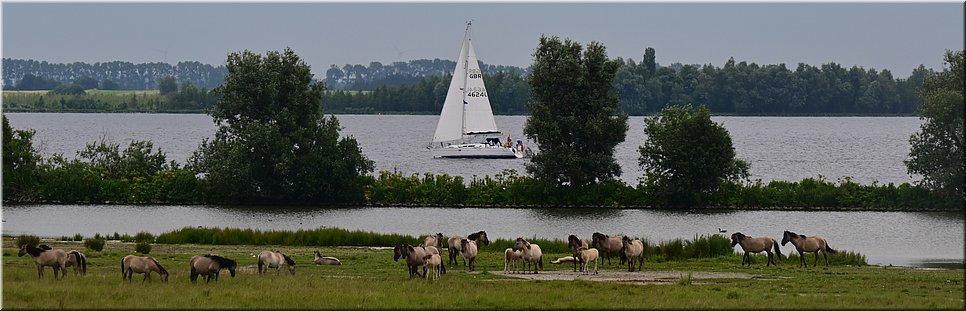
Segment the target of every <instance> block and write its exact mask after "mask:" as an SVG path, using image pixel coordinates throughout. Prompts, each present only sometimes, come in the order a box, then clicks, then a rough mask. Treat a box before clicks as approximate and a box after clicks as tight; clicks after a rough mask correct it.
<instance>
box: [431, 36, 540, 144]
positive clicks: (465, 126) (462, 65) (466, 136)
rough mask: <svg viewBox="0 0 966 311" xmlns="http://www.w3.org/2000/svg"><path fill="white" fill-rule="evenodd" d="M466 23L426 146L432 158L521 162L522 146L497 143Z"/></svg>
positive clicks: (496, 132) (478, 65)
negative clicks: (430, 141)
mask: <svg viewBox="0 0 966 311" xmlns="http://www.w3.org/2000/svg"><path fill="white" fill-rule="evenodd" d="M471 25H472V22H467V23H466V33H465V34H464V36H463V47H462V48H460V56H459V59H458V60H457V62H456V69H454V70H453V80H451V81H450V83H449V91H448V92H447V93H446V101H444V102H443V110H442V112H440V114H439V123H438V124H436V134H434V135H433V142H432V144H430V150H432V153H433V157H435V158H489V159H500V158H509V159H514V158H522V157H523V151H522V149H523V147H522V143H518V144H517V146H513V142H512V141H510V142H501V141H500V136H501V132H500V131H499V130H498V129H497V128H496V120H495V119H494V118H493V109H492V108H491V107H490V99H489V98H488V97H487V93H486V86H485V85H484V84H483V72H482V71H480V64H479V61H478V60H477V58H476V50H475V49H473V42H472V40H471V39H470V26H471Z"/></svg>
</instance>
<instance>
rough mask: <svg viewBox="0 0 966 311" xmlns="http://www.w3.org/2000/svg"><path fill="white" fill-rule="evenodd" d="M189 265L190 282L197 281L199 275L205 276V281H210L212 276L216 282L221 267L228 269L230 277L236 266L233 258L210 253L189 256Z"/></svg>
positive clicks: (232, 275) (233, 275) (233, 273)
mask: <svg viewBox="0 0 966 311" xmlns="http://www.w3.org/2000/svg"><path fill="white" fill-rule="evenodd" d="M189 265H191V283H195V282H197V281H198V276H199V275H204V276H205V283H208V282H211V279H212V277H214V279H215V281H216V282H217V281H218V274H220V273H221V269H228V272H229V273H231V277H235V267H236V266H237V264H236V263H235V261H234V260H231V259H228V258H225V257H221V256H218V255H212V254H207V255H204V256H194V257H191V260H190V261H189Z"/></svg>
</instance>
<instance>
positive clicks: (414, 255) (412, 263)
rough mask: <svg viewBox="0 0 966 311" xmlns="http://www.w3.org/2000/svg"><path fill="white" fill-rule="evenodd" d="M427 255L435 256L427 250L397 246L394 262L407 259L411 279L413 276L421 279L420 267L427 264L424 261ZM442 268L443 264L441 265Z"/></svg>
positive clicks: (394, 249)
mask: <svg viewBox="0 0 966 311" xmlns="http://www.w3.org/2000/svg"><path fill="white" fill-rule="evenodd" d="M426 255H433V254H430V253H427V252H426V249H425V248H422V247H413V246H412V245H409V244H403V245H399V246H396V247H395V248H393V249H392V260H393V261H399V258H403V259H406V265H407V266H408V268H409V278H410V279H412V278H413V276H416V277H420V276H421V275H420V274H419V266H422V265H424V264H426V261H425V260H424V259H423V258H425V257H426ZM440 266H442V264H440Z"/></svg>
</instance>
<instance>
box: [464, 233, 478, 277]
mask: <svg viewBox="0 0 966 311" xmlns="http://www.w3.org/2000/svg"><path fill="white" fill-rule="evenodd" d="M460 248H461V249H462V250H463V251H462V252H461V253H463V260H468V261H469V262H470V263H469V264H467V265H464V266H463V268H466V267H467V266H469V268H470V271H476V254H477V253H478V249H477V247H476V241H473V240H469V239H462V240H460Z"/></svg>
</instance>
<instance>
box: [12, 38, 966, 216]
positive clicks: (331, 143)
mask: <svg viewBox="0 0 966 311" xmlns="http://www.w3.org/2000/svg"><path fill="white" fill-rule="evenodd" d="M947 62H948V63H950V69H947V70H945V71H943V72H942V73H940V74H937V75H936V76H934V77H930V78H928V79H927V82H926V88H925V89H924V91H923V93H922V96H923V100H924V101H925V103H926V104H925V105H924V110H923V117H924V118H926V119H927V122H926V125H925V126H924V127H923V129H922V132H921V133H918V134H917V135H916V136H913V138H912V139H911V143H912V144H913V149H912V152H911V154H910V158H911V159H910V161H909V162H908V166H909V169H910V172H912V173H918V174H923V175H924V176H926V178H925V179H924V183H923V184H922V187H911V186H909V185H901V186H899V187H896V186H893V185H891V184H890V185H888V186H878V185H875V184H873V185H871V186H860V185H856V184H854V183H851V182H850V181H848V180H846V181H845V182H843V183H841V184H840V185H834V184H833V185H830V184H828V183H827V182H824V181H821V180H820V181H814V180H804V181H802V182H801V183H797V182H792V183H787V182H785V183H782V182H778V183H774V182H773V183H769V184H768V185H762V184H760V183H756V184H751V183H747V180H746V179H747V176H748V173H747V172H748V166H749V164H748V163H746V162H744V161H741V160H739V159H736V158H735V152H734V149H733V146H732V144H731V140H730V135H729V134H728V133H727V131H726V130H725V129H724V127H722V126H721V125H720V124H716V123H714V122H712V121H711V119H710V110H709V109H708V108H707V107H701V108H693V107H691V106H689V105H685V106H673V107H668V108H666V109H663V110H662V111H661V112H660V113H659V114H658V115H657V116H655V117H652V118H649V119H648V120H647V121H646V126H645V129H644V131H645V133H646V134H647V135H646V136H647V137H648V140H647V141H646V142H645V143H644V145H643V146H642V147H641V148H640V154H641V157H640V165H641V168H642V169H643V170H644V172H645V175H644V176H643V178H642V181H641V183H640V184H639V185H638V186H637V187H636V188H635V187H630V186H627V185H625V184H623V183H622V182H620V181H619V180H617V179H616V177H617V176H619V175H620V174H621V171H620V167H619V166H618V165H617V164H616V161H615V160H614V158H613V152H614V147H615V146H616V145H617V144H619V143H621V142H622V141H623V140H624V138H625V137H624V135H625V133H626V129H627V116H626V114H624V113H622V112H620V111H619V110H618V108H617V107H618V105H619V101H618V98H617V97H616V96H615V95H614V94H613V93H612V92H611V86H612V85H613V83H614V77H615V76H616V75H617V73H618V70H619V68H620V64H619V61H618V60H614V59H610V58H609V57H608V56H607V53H606V48H605V47H604V46H603V45H601V44H599V43H596V42H594V43H591V44H589V45H587V48H586V49H584V48H583V47H582V46H581V45H580V44H579V43H576V42H573V41H570V40H563V41H561V40H560V39H559V38H557V37H550V38H548V37H542V38H541V39H540V44H539V46H538V47H537V49H536V52H535V53H534V63H533V66H532V68H533V73H532V75H531V79H529V80H528V85H529V88H528V89H529V92H530V94H531V96H532V100H531V101H530V106H529V107H528V110H529V111H531V112H532V116H531V117H530V118H528V120H527V122H526V125H525V129H524V132H525V133H526V135H527V136H528V138H530V139H531V140H532V141H534V142H536V143H537V144H538V145H539V149H538V150H539V152H538V153H536V154H535V155H533V157H532V159H531V161H530V163H528V164H527V173H528V174H529V175H528V176H515V174H512V173H510V174H501V175H497V178H496V180H493V179H490V178H489V177H486V178H483V179H480V180H473V181H472V182H471V183H470V185H469V187H466V186H465V185H463V184H462V181H461V179H459V178H448V177H446V176H443V177H442V178H433V177H432V176H427V178H426V179H425V180H424V182H422V183H421V184H420V183H419V182H416V183H412V182H411V180H410V181H405V178H401V177H399V176H393V175H391V174H389V175H387V174H386V173H383V174H381V175H380V177H379V179H374V178H373V177H370V176H367V175H368V174H369V173H371V171H372V167H373V164H372V162H371V161H370V160H368V159H367V158H366V157H365V156H364V155H363V154H362V152H361V150H360V149H359V147H358V143H357V142H356V141H355V140H354V139H353V138H351V137H349V138H345V137H342V138H340V137H339V136H340V135H339V130H340V127H339V123H338V121H337V120H336V119H335V118H334V117H326V116H324V115H323V114H322V110H321V106H322V105H321V100H322V98H323V96H322V93H323V92H324V86H323V85H322V84H321V83H317V82H313V81H312V79H311V74H310V71H309V67H308V66H307V65H305V64H304V62H302V60H301V59H300V58H299V57H298V56H297V55H295V53H294V52H293V51H292V50H290V49H286V50H285V51H284V52H281V53H279V52H269V53H268V54H267V55H265V56H261V55H257V54H254V53H251V52H248V51H245V52H241V53H232V54H230V55H229V58H228V62H227V64H228V67H229V68H230V69H231V72H232V73H231V74H230V75H229V76H228V78H227V79H226V82H225V84H224V85H223V86H222V87H219V88H218V93H219V94H221V98H220V99H219V101H218V103H217V105H216V106H215V107H214V108H213V109H212V110H211V111H210V114H211V116H212V117H213V119H214V122H215V123H216V124H218V126H219V129H218V131H217V132H216V135H215V137H214V138H213V139H207V140H205V141H204V142H203V143H202V144H201V146H200V147H199V149H198V150H197V151H196V152H195V153H194V155H193V156H192V157H191V158H190V159H189V161H188V164H187V165H186V166H185V167H180V166H179V165H178V164H177V163H170V164H165V163H164V161H165V160H164V157H163V155H161V156H159V155H157V154H155V153H153V152H152V146H151V145H150V144H149V143H137V144H132V145H131V147H129V148H128V149H127V150H125V151H124V152H123V153H120V152H119V148H118V147H117V146H116V145H115V146H111V145H107V146H104V145H103V144H102V145H101V146H97V145H95V146H88V148H87V150H85V151H82V152H80V153H78V157H79V158H81V159H83V161H80V162H78V161H79V160H74V161H67V160H65V159H63V157H62V156H55V157H53V159H52V160H49V161H47V160H44V161H40V162H39V163H47V164H43V165H38V164H37V163H38V161H37V160H36V159H38V158H39V157H37V156H36V155H35V154H36V151H35V150H33V149H32V147H31V144H30V142H29V139H30V137H31V136H32V133H31V132H24V131H12V130H11V129H9V127H8V126H7V125H6V123H5V126H4V176H5V178H4V193H5V198H8V195H10V194H13V195H19V196H21V197H30V196H31V193H34V194H35V193H43V194H46V195H60V196H67V195H73V196H74V197H81V198H85V199H86V200H89V201H90V200H97V199H100V200H104V198H107V197H109V198H113V199H116V198H119V197H120V198H123V197H125V196H130V197H132V198H133V199H129V200H135V199H137V198H143V197H151V198H153V199H151V200H171V199H172V198H174V197H180V198H182V199H184V198H194V199H195V200H197V201H200V202H207V203H242V204H320V203H329V202H342V203H362V202H369V203H373V202H391V203H407V202H405V201H404V202H399V200H400V198H402V199H401V200H413V201H410V203H418V202H424V201H423V200H425V199H426V198H425V197H421V196H428V197H436V198H441V199H440V200H442V201H441V202H445V203H450V204H465V203H467V202H489V203H495V204H499V203H500V202H503V203H504V204H506V203H507V202H509V203H518V202H523V203H527V202H529V204H540V203H541V202H544V203H546V202H551V203H556V204H571V203H568V202H573V203H577V204H583V205H586V204H594V203H596V204H597V205H635V204H649V205H661V206H667V205H670V206H707V205H713V204H728V205H733V206H734V205H738V206H741V205H743V204H805V205H807V204H832V205H833V206H840V205H845V206H856V205H858V206H866V207H875V206H879V207H882V206H888V207H897V205H896V204H899V205H898V207H909V206H912V207H916V206H917V204H918V205H919V206H918V207H923V206H933V207H935V206H945V205H950V206H956V207H961V206H962V203H963V200H964V198H966V197H964V196H963V186H962V185H963V179H962V178H963V169H964V166H963V161H962V148H963V136H962V135H963V134H962V131H963V118H962V115H961V114H955V113H954V112H957V110H956V109H957V108H958V109H960V110H959V111H961V109H962V108H963V106H962V105H963V104H962V103H963V86H962V83H963V78H962V77H963V73H964V72H963V71H964V70H963V63H964V60H963V52H961V51H960V52H955V53H949V54H948V55H947ZM950 115H956V116H950ZM8 133H10V134H8ZM8 142H9V144H8ZM8 148H9V149H8ZM31 159H33V160H31ZM8 162H9V163H8ZM78 163H80V164H78ZM85 163H86V164H85ZM112 163H113V164H112ZM124 163H133V164H130V165H127V164H124ZM37 167H46V169H41V170H40V171H42V172H44V173H41V174H39V175H37V176H54V177H53V178H32V177H31V176H33V175H31V174H37V173H36V172H37V171H36V170H33V171H32V168H37ZM30 172H33V173H30ZM24 176H26V177H24ZM7 177H10V178H7ZM10 180H14V181H21V180H23V182H18V183H13V184H10V183H8V182H9V181H10ZM35 181H36V182H40V184H37V183H36V182H35ZM41 181H42V182H41ZM417 181H418V180H417ZM400 183H403V184H402V185H400ZM406 183H411V185H410V186H407V185H406ZM455 183H459V184H460V185H459V186H457V185H455ZM413 185H414V186H415V187H416V188H413ZM8 186H9V187H10V189H8ZM94 186H96V187H97V188H92V187H94ZM17 187H20V188H17ZM35 189H41V190H35ZM44 189H55V190H56V191H49V190H44ZM170 189H176V190H175V191H171V190H170ZM420 189H421V190H420ZM511 190H512V191H511ZM413 191H421V192H419V193H422V194H420V195H415V196H414V195H412V193H414V192H413ZM105 192H106V193H108V194H104V193H105ZM511 192H512V193H517V194H519V195H520V196H513V197H507V194H508V193H511ZM117 193H121V194H123V195H122V196H118V195H117ZM172 193H173V194H172ZM192 193H193V194H194V197H192V196H191V194H192ZM407 193H409V195H408V196H407ZM460 193H462V195H460ZM936 194H939V196H937V195H936ZM95 195H98V196H95ZM400 195H402V196H400ZM38 197H39V198H41V199H43V198H50V197H45V195H38ZM407 197H408V198H409V199H406V198H407ZM467 198H473V200H479V201H459V200H466V199H467ZM551 198H552V199H551ZM882 198H893V199H895V201H892V200H891V199H890V200H885V201H883V199H882ZM937 198H940V199H937ZM189 200H190V199H189ZM434 200H435V199H434ZM452 200H456V201H452ZM561 200H562V201H561ZM135 201H136V200H135ZM432 202H437V201H432ZM749 202H758V203H749ZM776 202H778V203H776ZM795 202H811V203H795ZM950 202H954V203H952V204H950ZM759 206H760V205H759ZM769 206H770V205H769ZM809 206H811V205H809ZM820 206H821V205H820ZM826 206H827V205H826Z"/></svg>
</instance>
